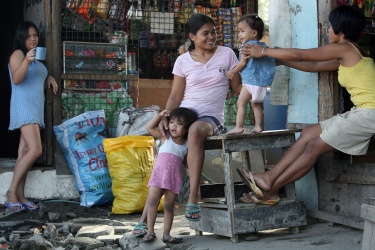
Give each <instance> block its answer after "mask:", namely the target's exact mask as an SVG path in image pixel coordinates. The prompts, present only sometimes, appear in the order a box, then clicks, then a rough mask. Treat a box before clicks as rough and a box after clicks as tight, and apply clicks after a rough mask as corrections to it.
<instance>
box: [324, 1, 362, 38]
mask: <svg viewBox="0 0 375 250" xmlns="http://www.w3.org/2000/svg"><path fill="white" fill-rule="evenodd" d="M328 19H329V22H330V23H331V26H332V29H333V32H334V33H335V34H336V35H338V34H339V33H340V32H342V33H343V34H344V35H345V36H344V37H345V38H346V39H348V40H350V41H352V42H356V41H358V39H359V36H360V35H361V32H362V30H363V29H364V28H365V27H366V18H365V15H364V14H363V13H362V11H361V10H360V9H358V8H357V7H354V6H349V5H340V6H338V7H336V8H335V9H333V10H332V11H331V13H330V14H329V18H328Z"/></svg>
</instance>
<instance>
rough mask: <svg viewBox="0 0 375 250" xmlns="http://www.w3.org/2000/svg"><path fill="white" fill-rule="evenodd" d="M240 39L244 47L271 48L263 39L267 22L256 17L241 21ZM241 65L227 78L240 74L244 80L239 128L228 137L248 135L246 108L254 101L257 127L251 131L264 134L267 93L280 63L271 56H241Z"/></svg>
mask: <svg viewBox="0 0 375 250" xmlns="http://www.w3.org/2000/svg"><path fill="white" fill-rule="evenodd" d="M237 28H238V31H239V34H238V37H239V39H240V41H241V44H242V45H241V46H240V48H239V50H240V51H241V48H242V46H243V45H244V44H246V45H250V44H259V45H261V46H263V48H267V45H266V44H265V43H263V42H260V41H259V40H260V39H261V38H262V37H263V31H264V23H263V21H262V19H260V18H259V17H258V16H256V15H246V16H243V17H241V18H240V19H239V20H238V24H237ZM239 60H240V62H239V63H238V64H237V66H236V67H234V68H233V69H232V70H230V71H228V73H227V77H228V78H229V79H232V78H233V76H234V75H235V74H236V73H240V75H241V78H242V84H243V85H242V89H241V92H240V95H239V97H238V100H237V108H238V111H237V118H236V127H235V128H233V129H232V130H230V131H229V132H228V133H227V134H239V133H243V132H244V121H245V117H246V105H247V103H248V102H249V101H251V108H252V109H253V112H254V118H255V126H254V128H253V129H252V130H251V132H253V133H260V132H262V131H263V100H264V97H265V96H266V94H267V88H266V87H267V86H270V85H271V84H272V81H273V78H274V76H275V72H276V60H275V59H274V58H270V57H262V58H257V59H254V58H250V57H248V56H243V55H241V54H240V56H239Z"/></svg>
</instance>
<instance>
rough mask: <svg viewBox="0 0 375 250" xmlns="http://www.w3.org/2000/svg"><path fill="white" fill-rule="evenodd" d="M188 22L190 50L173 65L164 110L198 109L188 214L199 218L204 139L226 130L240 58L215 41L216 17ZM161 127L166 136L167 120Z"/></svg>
mask: <svg viewBox="0 0 375 250" xmlns="http://www.w3.org/2000/svg"><path fill="white" fill-rule="evenodd" d="M187 25H188V29H189V39H190V40H191V45H190V46H189V51H188V52H186V53H184V54H182V55H180V56H179V57H178V58H177V60H176V62H175V64H174V67H173V74H174V79H173V85H172V90H171V93H170V95H169V98H168V101H167V104H166V107H165V109H166V110H173V109H175V108H177V107H185V108H191V109H194V110H196V111H197V112H198V117H199V118H198V120H197V121H196V122H194V123H193V124H192V125H191V127H190V128H189V135H188V148H189V152H188V155H187V165H188V168H189V177H190V194H189V199H188V204H187V206H186V214H185V218H186V219H187V220H192V221H198V220H199V219H200V208H199V206H198V205H197V201H198V188H199V184H200V177H201V174H202V169H203V163H204V153H205V152H204V140H205V138H206V137H208V136H211V135H217V134H220V133H221V132H223V130H224V126H223V125H224V106H225V99H226V96H227V93H228V88H229V84H230V85H231V87H232V89H233V90H234V91H235V92H236V93H239V91H240V89H241V81H240V76H239V75H238V74H237V75H235V77H233V78H232V80H229V79H228V78H227V77H226V73H227V72H228V71H229V70H231V69H233V68H234V67H235V66H236V65H237V63H238V60H237V57H236V55H235V53H234V52H233V50H232V49H230V48H228V47H223V46H218V45H217V44H216V39H217V34H216V29H215V22H214V20H213V19H212V18H211V17H209V16H207V15H204V14H195V15H193V16H192V17H191V18H190V19H189V21H188V23H187ZM159 129H160V130H161V131H163V132H162V133H163V134H164V136H165V135H166V134H165V133H164V131H165V130H168V126H167V119H163V120H162V121H161V122H160V124H159Z"/></svg>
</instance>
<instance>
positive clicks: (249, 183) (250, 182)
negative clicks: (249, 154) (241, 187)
mask: <svg viewBox="0 0 375 250" xmlns="http://www.w3.org/2000/svg"><path fill="white" fill-rule="evenodd" d="M236 170H237V172H238V175H239V176H240V177H241V179H242V180H243V182H245V184H246V186H248V187H249V188H250V189H251V191H253V192H254V194H255V195H256V196H257V198H259V199H263V197H264V195H263V193H262V190H260V189H259V188H258V187H257V185H256V184H255V181H254V177H253V174H252V173H251V172H249V171H247V170H246V169H243V171H247V173H248V174H249V176H250V180H249V179H248V178H247V177H246V176H245V174H244V173H243V172H242V171H241V170H239V169H238V168H237V169H236Z"/></svg>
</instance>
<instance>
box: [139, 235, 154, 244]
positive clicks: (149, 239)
mask: <svg viewBox="0 0 375 250" xmlns="http://www.w3.org/2000/svg"><path fill="white" fill-rule="evenodd" d="M155 238H156V235H155V234H145V236H143V239H142V242H152V241H154V240H155Z"/></svg>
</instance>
